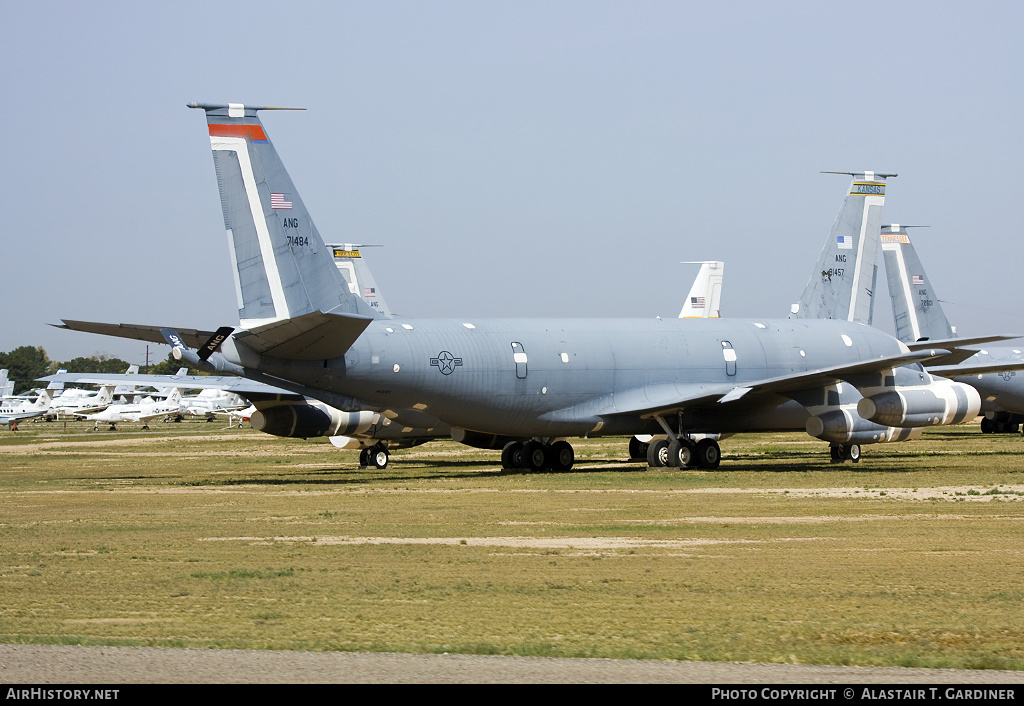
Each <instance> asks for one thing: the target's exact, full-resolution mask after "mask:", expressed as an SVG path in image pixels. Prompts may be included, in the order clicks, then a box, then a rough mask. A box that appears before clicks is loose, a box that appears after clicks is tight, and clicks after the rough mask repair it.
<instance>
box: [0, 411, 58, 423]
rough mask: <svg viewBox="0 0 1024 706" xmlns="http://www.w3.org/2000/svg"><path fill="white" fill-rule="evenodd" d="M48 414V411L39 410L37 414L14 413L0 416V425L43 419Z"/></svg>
mask: <svg viewBox="0 0 1024 706" xmlns="http://www.w3.org/2000/svg"><path fill="white" fill-rule="evenodd" d="M47 412H49V410H48V409H39V410H36V411H35V412H14V413H12V414H3V415H0V424H10V423H11V422H20V421H21V420H22V419H32V418H33V417H41V416H43V415H44V414H46V413H47Z"/></svg>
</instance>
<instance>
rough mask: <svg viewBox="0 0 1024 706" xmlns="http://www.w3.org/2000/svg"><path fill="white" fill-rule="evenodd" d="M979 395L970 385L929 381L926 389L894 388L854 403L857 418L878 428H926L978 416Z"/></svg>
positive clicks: (956, 422) (918, 387) (923, 386)
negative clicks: (872, 423)
mask: <svg viewBox="0 0 1024 706" xmlns="http://www.w3.org/2000/svg"><path fill="white" fill-rule="evenodd" d="M980 409H981V395H979V394H978V391H977V390H975V389H974V388H973V387H971V386H970V385H965V384H964V383H962V382H953V381H952V380H944V379H933V380H932V382H931V383H929V384H928V385H921V386H915V387H895V388H893V389H891V390H889V391H888V392H882V393H880V394H877V395H872V396H871V397H865V398H863V399H862V400H861V401H860V402H858V403H857V414H859V415H860V416H862V417H864V418H865V419H869V420H871V421H873V422H877V423H879V424H887V425H890V426H897V427H930V426H934V425H936V424H959V423H960V422H962V421H964V420H965V419H971V418H973V417H976V416H977V415H978V411H979V410H980Z"/></svg>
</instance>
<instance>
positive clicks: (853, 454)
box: [843, 444, 860, 463]
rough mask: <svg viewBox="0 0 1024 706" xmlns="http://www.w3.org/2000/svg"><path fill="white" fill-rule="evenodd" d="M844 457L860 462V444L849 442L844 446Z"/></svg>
mask: <svg viewBox="0 0 1024 706" xmlns="http://www.w3.org/2000/svg"><path fill="white" fill-rule="evenodd" d="M843 457H844V458H847V459H849V460H851V461H853V462H854V463H860V444H849V445H847V446H844V447H843Z"/></svg>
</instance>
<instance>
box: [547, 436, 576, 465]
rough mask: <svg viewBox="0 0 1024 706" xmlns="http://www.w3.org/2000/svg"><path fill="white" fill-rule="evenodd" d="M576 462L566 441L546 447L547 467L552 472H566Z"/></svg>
mask: <svg viewBox="0 0 1024 706" xmlns="http://www.w3.org/2000/svg"><path fill="white" fill-rule="evenodd" d="M575 460H576V453H575V452H574V451H573V450H572V445H571V444H570V443H569V442H568V441H556V442H555V443H553V444H551V446H550V447H548V466H550V467H551V470H553V471H568V470H570V469H571V468H572V464H573V461H575Z"/></svg>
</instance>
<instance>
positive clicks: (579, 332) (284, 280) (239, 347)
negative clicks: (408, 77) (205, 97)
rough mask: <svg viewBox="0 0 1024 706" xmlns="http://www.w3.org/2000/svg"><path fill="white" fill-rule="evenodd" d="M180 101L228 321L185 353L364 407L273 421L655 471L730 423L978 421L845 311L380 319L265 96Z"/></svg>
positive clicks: (866, 182)
mask: <svg viewBox="0 0 1024 706" xmlns="http://www.w3.org/2000/svg"><path fill="white" fill-rule="evenodd" d="M189 107H191V108H196V109H200V110H203V111H204V113H205V115H206V119H207V129H208V134H209V139H210V145H211V148H212V151H213V159H214V165H215V169H216V173H217V182H218V185H219V188H220V193H221V205H222V210H223V215H224V221H225V226H226V230H227V240H228V244H229V249H230V252H231V258H232V264H233V266H234V271H235V274H234V282H235V291H236V295H237V299H238V306H239V320H240V321H239V324H238V325H237V326H236V327H223V328H222V329H221V330H220V331H219V332H217V333H216V335H215V336H213V337H212V338H211V339H210V340H209V341H207V342H206V343H205V344H204V345H205V350H200V353H199V355H204V354H205V355H206V358H205V359H209V358H210V355H209V354H210V353H212V352H213V350H215V349H216V350H219V351H220V352H221V353H222V355H223V359H224V361H225V362H224V363H223V366H224V367H226V368H231V369H232V370H233V371H238V372H241V373H242V374H243V375H244V376H246V377H248V378H250V379H254V380H259V381H262V382H265V383H267V384H271V385H274V386H276V387H280V388H283V389H285V390H289V391H292V392H295V393H298V394H302V395H305V396H307V397H311V398H313V399H316V400H320V401H322V402H324V403H326V404H328V405H330V406H331V407H333V408H335V410H361V412H350V413H341V414H338V415H334V414H325V413H324V412H323V410H322V409H318V408H316V407H312V406H308V405H306V406H299V405H295V406H292V405H289V404H282V405H278V406H275V407H272V408H269V409H267V410H266V412H265V413H264V414H263V417H264V420H263V422H264V424H265V425H266V426H268V427H272V426H275V425H278V426H280V428H281V429H282V430H287V431H288V433H289V434H290V435H293V436H316V435H328V436H330V435H334V434H336V433H338V430H339V429H343V428H346V427H347V426H350V425H351V424H352V421H353V420H352V419H351V418H350V415H356V414H361V413H362V411H366V410H373V411H374V412H377V413H379V414H382V415H384V416H385V417H387V418H388V419H391V420H392V421H393V422H395V423H397V424H401V425H403V426H408V427H410V428H412V427H417V426H423V425H424V422H425V421H432V420H440V421H442V422H443V423H444V424H446V425H448V426H450V427H451V428H452V436H453V437H454V438H456V439H457V440H460V441H463V442H464V443H468V444H470V445H480V444H481V443H482V442H483V440H492V441H493V440H500V441H501V442H503V451H502V458H503V463H504V464H505V465H507V466H510V467H516V468H525V469H530V470H538V471H539V470H544V469H555V470H567V469H569V468H571V467H572V465H573V462H574V451H573V448H572V445H571V444H570V443H569V441H568V439H569V438H573V437H587V436H602V435H632V434H652V435H659V436H663V437H664V438H659V439H657V440H656V441H653V442H652V443H651V444H650V445H649V448H648V453H647V457H648V462H649V463H650V465H652V466H674V467H681V466H696V467H701V468H716V467H718V465H719V462H720V457H721V449H720V447H719V444H718V441H717V438H723V437H724V436H726V435H728V434H734V433H741V432H761V431H790V430H806V431H807V432H808V433H810V434H811V435H812V436H815V437H817V438H821V439H824V440H826V441H829V442H831V443H832V444H833V447H832V448H833V457H834V458H835V457H836V456H841V457H845V458H851V459H853V460H856V459H858V458H859V457H860V445H861V444H870V443H879V442H883V441H891V440H896V439H900V438H905V437H906V436H908V435H910V434H911V433H913V432H914V430H915V429H919V428H922V427H925V426H933V425H936V424H950V423H956V422H959V421H962V420H963V419H965V418H968V417H971V416H974V415H975V414H977V411H978V408H979V406H980V399H979V397H978V394H977V392H976V391H975V390H974V389H973V388H971V387H970V386H967V385H963V384H961V383H957V382H954V381H950V380H945V379H941V378H933V377H932V376H930V375H929V374H928V373H927V372H926V371H925V369H924V368H923V367H922V366H921V364H920V363H921V361H927V360H930V359H932V358H934V357H935V356H938V355H944V354H945V353H946V351H943V350H941V349H939V350H921V351H909V350H908V349H907V347H906V346H905V345H903V344H902V343H900V342H899V341H898V340H896V339H895V338H893V337H891V336H889V335H887V334H885V333H883V332H881V331H877V330H875V329H872V328H870V327H868V326H866V325H863V324H857V323H850V322H848V321H845V320H818V319H788V320H771V319H756V320H744V319H711V318H708V319H690V318H675V319H661V318H658V317H653V318H649V319H604V320H602V319H570V318H560V319H477V318H472V319H412V318H405V317H397V316H396V317H391V318H388V317H384V316H382V315H381V313H380V312H379V311H376V310H374V308H372V307H370V306H368V305H367V304H366V303H365V302H363V301H362V300H361V299H360V298H359V297H358V296H355V295H354V294H353V293H352V292H351V291H349V288H348V286H347V283H346V281H345V280H344V278H343V277H342V275H341V273H339V271H338V269H337V267H335V265H334V262H333V260H332V253H331V250H330V249H329V248H328V247H327V246H326V244H325V243H324V241H323V239H322V238H321V237H320V234H319V232H318V231H317V229H316V226H315V225H314V223H313V221H312V219H311V218H310V215H309V213H308V212H307V210H306V208H305V206H304V205H303V203H302V200H301V197H300V196H299V194H298V192H297V190H296V188H295V186H294V184H293V183H292V181H291V178H290V177H289V175H288V173H287V172H286V171H285V168H284V166H283V164H282V163H281V160H280V158H279V157H278V155H277V152H276V150H275V148H274V146H273V144H272V143H271V141H270V140H269V138H268V136H267V133H266V130H265V129H264V127H263V124H262V122H261V121H260V119H259V117H258V113H259V111H261V110H268V108H261V107H254V106H248V105H242V104H218V105H210V104H204V105H201V104H195V103H193V104H190V105H189ZM884 188H885V181H884V175H875V174H874V173H870V172H867V173H860V174H859V176H855V179H854V184H853V186H852V189H851V195H853V196H858V197H860V196H863V199H862V203H861V205H860V208H861V211H862V213H864V214H868V215H866V216H863V218H862V219H861V221H860V222H859V225H860V227H861V228H863V227H864V226H865V224H870V222H872V220H871V217H870V216H871V214H872V213H873V212H872V211H871V206H872V205H873V204H872V197H875V196H877V195H880V194H884ZM218 358H219V357H218ZM862 398H863V399H864V400H869V401H870V403H871V409H870V415H869V416H868V417H866V418H865V417H864V416H861V415H858V413H857V408H858V402H860V401H861V399H862ZM861 406H862V407H865V409H867V406H866V405H863V404H862V405H861Z"/></svg>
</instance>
